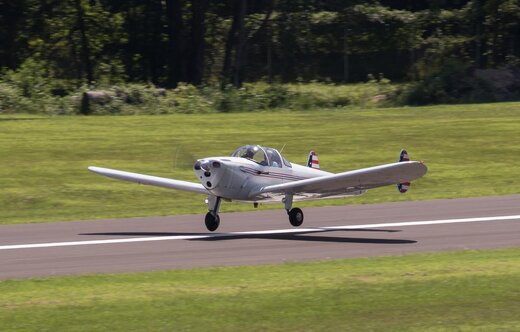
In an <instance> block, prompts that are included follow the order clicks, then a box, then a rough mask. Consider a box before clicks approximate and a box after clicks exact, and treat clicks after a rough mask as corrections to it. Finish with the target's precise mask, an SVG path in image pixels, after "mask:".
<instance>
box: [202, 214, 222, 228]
mask: <svg viewBox="0 0 520 332" xmlns="http://www.w3.org/2000/svg"><path fill="white" fill-rule="evenodd" d="M205 222H206V228H207V229H208V231H210V232H213V231H215V230H216V229H217V228H218V226H219V225H220V217H219V216H218V214H217V215H213V214H212V213H211V212H208V213H207V214H206V220H205Z"/></svg>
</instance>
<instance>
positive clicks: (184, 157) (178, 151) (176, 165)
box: [172, 145, 198, 170]
mask: <svg viewBox="0 0 520 332" xmlns="http://www.w3.org/2000/svg"><path fill="white" fill-rule="evenodd" d="M197 159H198V158H196V157H195V156H194V155H193V154H191V152H189V151H188V149H186V148H184V147H183V146H182V145H177V146H176V147H175V148H174V150H173V162H172V167H173V169H174V170H188V169H191V168H192V167H193V165H194V164H195V162H196V161H197Z"/></svg>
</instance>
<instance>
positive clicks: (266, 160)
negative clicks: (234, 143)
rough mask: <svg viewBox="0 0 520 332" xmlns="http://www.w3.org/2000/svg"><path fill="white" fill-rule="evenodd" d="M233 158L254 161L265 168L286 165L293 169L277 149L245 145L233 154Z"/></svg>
mask: <svg viewBox="0 0 520 332" xmlns="http://www.w3.org/2000/svg"><path fill="white" fill-rule="evenodd" d="M232 157H239V158H246V159H249V160H253V161H255V162H257V163H258V164H260V165H263V166H271V167H282V165H285V166H287V167H291V164H290V163H289V162H287V161H286V160H285V159H284V158H283V157H282V156H281V155H280V152H278V151H277V150H276V149H273V148H268V147H262V146H260V145H245V146H242V147H240V148H238V149H237V150H236V151H235V152H233V154H232Z"/></svg>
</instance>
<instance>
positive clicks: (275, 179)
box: [194, 157, 331, 202]
mask: <svg viewBox="0 0 520 332" xmlns="http://www.w3.org/2000/svg"><path fill="white" fill-rule="evenodd" d="M194 170H195V174H196V176H197V178H198V179H199V181H200V183H201V184H202V185H203V186H204V187H205V188H206V189H207V190H208V191H209V192H210V193H211V194H212V195H215V196H217V197H222V198H224V199H228V200H234V201H254V202H255V201H265V200H270V199H273V198H274V197H273V196H272V195H256V196H255V195H254V193H257V192H259V191H260V190H261V189H262V188H263V187H265V186H268V185H275V184H282V183H286V182H292V181H298V180H304V179H310V178H314V177H319V176H325V175H330V174H331V173H329V172H325V171H321V170H318V169H313V168H310V167H305V166H301V165H298V164H294V163H292V164H290V167H289V166H288V165H282V167H277V166H264V165H261V164H259V163H257V162H255V161H253V160H249V159H246V158H240V157H210V158H205V159H200V160H198V161H197V163H196V164H195V167H194Z"/></svg>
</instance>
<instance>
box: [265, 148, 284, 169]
mask: <svg viewBox="0 0 520 332" xmlns="http://www.w3.org/2000/svg"><path fill="white" fill-rule="evenodd" d="M265 151H266V152H267V157H268V159H269V166H272V167H282V158H281V156H280V153H279V152H278V151H276V150H275V149H273V148H266V149H265Z"/></svg>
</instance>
